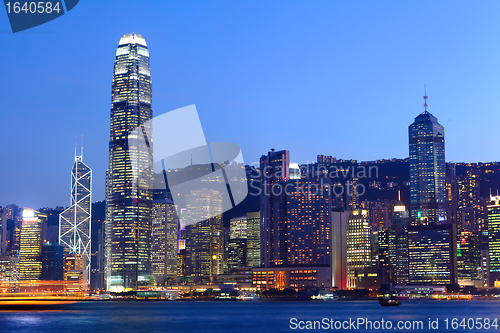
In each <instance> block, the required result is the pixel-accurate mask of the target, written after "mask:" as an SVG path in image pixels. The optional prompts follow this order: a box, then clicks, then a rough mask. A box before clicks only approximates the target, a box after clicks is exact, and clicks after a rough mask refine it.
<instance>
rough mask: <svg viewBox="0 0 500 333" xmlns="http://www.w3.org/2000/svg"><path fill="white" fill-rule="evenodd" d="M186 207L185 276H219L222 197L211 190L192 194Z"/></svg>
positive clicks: (221, 240) (221, 269)
mask: <svg viewBox="0 0 500 333" xmlns="http://www.w3.org/2000/svg"><path fill="white" fill-rule="evenodd" d="M186 204H187V212H188V214H187V216H186V225H187V226H186V275H191V276H201V277H212V276H214V275H218V274H222V273H223V264H224V251H223V249H224V247H223V245H224V242H223V240H224V238H223V236H224V235H223V226H222V194H221V193H220V192H218V191H215V190H207V189H203V190H193V191H191V194H189V195H188V196H187V198H186ZM195 221H196V223H193V222H195ZM197 221H201V222H197Z"/></svg>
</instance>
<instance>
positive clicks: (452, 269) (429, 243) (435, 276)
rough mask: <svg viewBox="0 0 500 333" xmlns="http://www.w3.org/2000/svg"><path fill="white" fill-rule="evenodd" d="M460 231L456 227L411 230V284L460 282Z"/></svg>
mask: <svg viewBox="0 0 500 333" xmlns="http://www.w3.org/2000/svg"><path fill="white" fill-rule="evenodd" d="M456 238H457V231H456V226H455V225H454V224H430V225H413V226H410V228H409V230H408V256H409V279H410V283H411V284H432V285H447V284H455V283H457V265H456V262H457V257H456V248H457V247H456Z"/></svg>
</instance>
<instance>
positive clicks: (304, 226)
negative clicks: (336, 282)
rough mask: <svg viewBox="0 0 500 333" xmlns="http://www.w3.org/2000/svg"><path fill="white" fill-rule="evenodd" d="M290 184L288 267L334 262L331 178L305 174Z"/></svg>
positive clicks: (321, 264)
mask: <svg viewBox="0 0 500 333" xmlns="http://www.w3.org/2000/svg"><path fill="white" fill-rule="evenodd" d="M288 184H289V185H293V186H288V189H287V197H286V198H287V202H286V207H287V208H286V210H287V211H286V227H285V233H286V238H287V240H286V256H285V258H286V261H285V262H286V265H287V267H299V266H300V267H307V266H310V267H311V266H312V267H319V266H331V260H332V259H331V253H332V252H331V251H332V246H331V245H332V244H331V243H332V240H331V216H330V215H331V210H332V206H331V202H332V201H331V191H330V186H331V184H330V180H329V179H325V178H305V179H299V180H291V181H289V182H288ZM290 187H291V188H292V189H290Z"/></svg>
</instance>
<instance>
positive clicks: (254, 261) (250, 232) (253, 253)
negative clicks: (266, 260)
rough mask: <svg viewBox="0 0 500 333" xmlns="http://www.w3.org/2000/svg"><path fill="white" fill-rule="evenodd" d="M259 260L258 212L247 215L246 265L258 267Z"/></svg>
mask: <svg viewBox="0 0 500 333" xmlns="http://www.w3.org/2000/svg"><path fill="white" fill-rule="evenodd" d="M260 263H261V260H260V212H248V213H247V265H248V266H250V267H259V266H260Z"/></svg>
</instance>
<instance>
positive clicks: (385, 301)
mask: <svg viewBox="0 0 500 333" xmlns="http://www.w3.org/2000/svg"><path fill="white" fill-rule="evenodd" d="M378 302H379V303H380V305H382V306H400V305H401V302H400V301H398V300H397V299H395V298H393V297H389V298H385V297H381V298H379V300H378Z"/></svg>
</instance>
